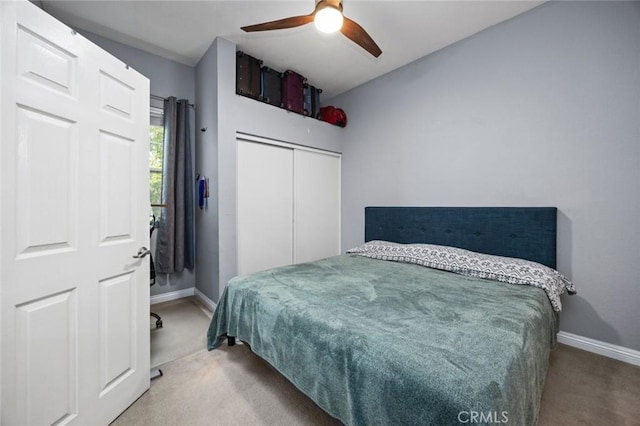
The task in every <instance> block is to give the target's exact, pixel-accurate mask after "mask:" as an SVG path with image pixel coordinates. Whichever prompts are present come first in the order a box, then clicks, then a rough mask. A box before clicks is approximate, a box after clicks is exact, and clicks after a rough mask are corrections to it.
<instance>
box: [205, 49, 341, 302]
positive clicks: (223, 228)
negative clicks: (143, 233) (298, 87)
mask: <svg viewBox="0 0 640 426" xmlns="http://www.w3.org/2000/svg"><path fill="white" fill-rule="evenodd" d="M235 61H236V46H235V45H234V44H233V43H231V42H229V41H227V40H225V39H222V38H217V39H216V40H215V41H214V42H213V44H212V45H211V47H210V48H209V50H208V51H207V53H206V54H205V56H204V57H203V58H202V59H201V61H200V62H199V63H198V65H197V66H196V88H197V102H198V107H199V109H198V114H197V122H196V126H197V127H198V128H201V127H209V129H208V130H207V131H206V132H204V133H201V132H198V133H199V137H198V138H197V150H198V151H197V157H198V163H197V164H198V167H199V168H200V170H202V173H204V174H207V175H208V176H210V183H211V187H212V193H211V197H212V198H211V199H210V205H209V210H207V211H204V212H201V214H200V215H199V218H198V222H197V227H198V259H197V262H198V276H197V282H196V288H197V289H198V290H200V291H201V292H203V293H204V294H205V295H206V296H207V297H209V298H210V299H211V300H213V301H214V302H217V301H218V300H219V298H220V296H221V294H222V291H223V290H224V287H225V285H226V283H227V282H228V281H229V279H231V278H233V277H234V276H235V275H236V273H237V272H236V271H237V247H236V227H237V222H236V214H237V212H236V165H237V151H236V133H237V132H241V133H245V134H250V135H255V136H262V137H266V138H270V139H275V140H279V141H284V142H289V143H294V144H298V145H304V146H310V147H314V148H319V149H325V150H329V151H334V152H341V150H342V136H343V129H341V128H338V127H335V126H331V125H329V124H327V123H323V122H320V121H318V120H314V119H311V118H306V117H303V116H301V115H298V114H292V113H289V112H287V111H285V110H282V109H279V108H275V107H273V106H270V105H266V104H264V103H261V102H257V101H255V100H252V99H247V98H244V97H242V96H237V95H236V94H235V78H236V71H235V70H236V68H235V63H236V62H235Z"/></svg>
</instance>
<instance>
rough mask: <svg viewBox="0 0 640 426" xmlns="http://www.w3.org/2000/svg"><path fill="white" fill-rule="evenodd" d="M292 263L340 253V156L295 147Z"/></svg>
mask: <svg viewBox="0 0 640 426" xmlns="http://www.w3.org/2000/svg"><path fill="white" fill-rule="evenodd" d="M293 181H294V188H295V196H294V200H295V224H296V226H295V242H296V244H295V262H296V263H301V262H309V261H313V260H318V259H322V258H325V257H330V256H336V255H338V254H340V157H339V156H338V155H335V154H329V153H327V154H324V153H319V152H317V151H303V150H297V149H296V150H295V154H294V179H293Z"/></svg>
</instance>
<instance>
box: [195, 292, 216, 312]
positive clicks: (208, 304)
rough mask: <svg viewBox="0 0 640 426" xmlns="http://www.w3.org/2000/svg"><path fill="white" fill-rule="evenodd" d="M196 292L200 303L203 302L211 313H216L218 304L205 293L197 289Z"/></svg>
mask: <svg viewBox="0 0 640 426" xmlns="http://www.w3.org/2000/svg"><path fill="white" fill-rule="evenodd" d="M194 290H195V296H196V297H197V298H198V299H199V300H200V302H202V303H203V304H204V306H206V307H207V309H209V310H210V311H211V312H215V311H216V306H217V305H216V303H215V302H214V301H213V300H211V299H209V298H208V297H207V296H206V295H205V294H204V293H203V292H201V291H200V290H198V289H197V288H195V289H194Z"/></svg>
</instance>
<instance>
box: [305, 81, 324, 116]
mask: <svg viewBox="0 0 640 426" xmlns="http://www.w3.org/2000/svg"><path fill="white" fill-rule="evenodd" d="M320 93H322V89H318V88H317V87H315V86H312V85H310V84H305V85H304V115H306V116H307V117H313V118H318V117H319V116H320Z"/></svg>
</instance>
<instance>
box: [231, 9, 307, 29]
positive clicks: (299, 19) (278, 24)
mask: <svg viewBox="0 0 640 426" xmlns="http://www.w3.org/2000/svg"><path fill="white" fill-rule="evenodd" d="M310 22H313V13H312V14H310V15H302V16H292V17H290V18H284V19H278V20H277V21H271V22H265V23H263V24H256V25H249V26H247V27H242V28H241V30H244V31H246V32H248V33H250V32H253V31H269V30H283V29H285V28H294V27H299V26H301V25H306V24H308V23H310Z"/></svg>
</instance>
